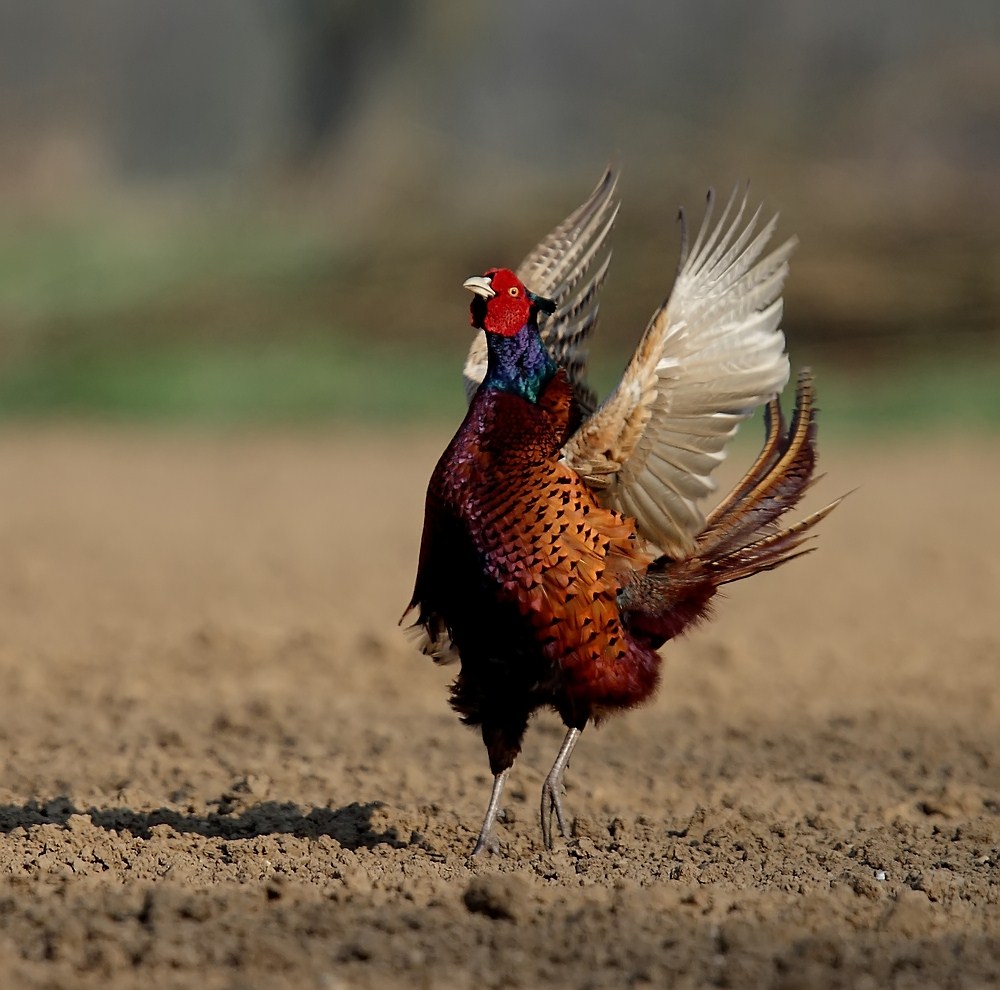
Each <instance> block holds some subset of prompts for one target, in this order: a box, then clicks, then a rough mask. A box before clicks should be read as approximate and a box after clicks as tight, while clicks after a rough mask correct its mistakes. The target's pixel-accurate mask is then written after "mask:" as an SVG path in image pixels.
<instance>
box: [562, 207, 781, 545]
mask: <svg viewBox="0 0 1000 990" xmlns="http://www.w3.org/2000/svg"><path fill="white" fill-rule="evenodd" d="M746 205H747V202H746V196H744V197H743V199H742V201H741V202H739V203H738V206H737V197H736V193H734V194H733V196H732V197H730V200H729V202H728V204H727V205H726V208H725V209H724V210H723V212H722V216H721V217H720V218H719V220H718V222H717V223H716V224H715V225H714V226H713V225H712V206H713V197H712V194H711V193H710V194H709V200H708V209H707V211H706V215H705V219H704V221H703V222H702V225H701V229H700V230H699V232H698V236H697V238H696V239H695V243H694V245H693V246H692V248H691V250H690V253H689V252H688V250H687V236H686V229H685V228H684V227H683V213H682V214H681V220H682V245H681V263H680V268H679V271H678V274H677V280H676V282H675V283H674V288H673V291H672V292H671V294H670V298H669V299H668V300H667V301H666V302H665V303H664V304H663V305H662V306H661V307H660V308H659V309H658V310H657V311H656V313H654V314H653V318H652V319H651V320H650V322H649V325H648V327H647V328H646V332H645V334H644V335H643V338H642V340H641V341H640V343H639V347H638V349H637V350H636V353H635V355H634V356H633V357H632V360H631V361H630V362H629V364H628V367H627V368H626V369H625V373H624V375H623V376H622V380H621V381H620V382H619V384H618V386H617V388H616V389H615V391H614V392H612V394H611V395H610V396H609V397H608V399H607V400H606V401H605V402H604V403H603V405H602V406H601V407H600V409H598V411H597V412H596V413H594V414H593V415H592V416H591V417H590V418H589V419H587V420H585V421H584V423H583V424H582V425H581V426H580V428H579V430H578V431H577V432H576V433H575V434H574V435H573V436H572V437H571V438H570V440H569V441H568V443H567V444H566V446H565V448H564V449H563V456H564V459H565V461H566V463H567V464H568V465H569V466H570V467H572V468H573V469H574V470H576V471H577V473H579V474H580V475H581V476H582V477H583V478H584V479H585V480H586V481H587V482H588V483H589V484H590V485H591V486H592V487H593V488H595V489H596V490H598V491H599V492H600V497H601V500H602V501H603V502H604V503H605V504H606V505H608V506H610V507H612V508H616V509H618V510H619V511H621V512H624V513H625V514H627V515H630V516H632V517H634V518H635V520H636V522H637V523H638V526H639V531H640V533H642V534H643V535H644V536H645V537H646V538H647V539H649V540H650V541H651V542H652V543H653V544H655V545H656V546H657V547H659V548H660V549H661V550H662V551H663V552H665V553H668V554H670V555H672V556H680V555H683V554H685V553H688V552H690V551H691V550H692V549H693V547H694V541H695V538H696V537H697V535H698V533H699V532H700V531H701V529H702V528H703V526H704V523H705V517H704V515H703V514H702V510H701V508H700V506H699V503H700V501H701V500H702V499H703V498H704V497H705V496H706V495H708V494H710V493H711V492H712V491H714V490H715V482H714V481H713V480H712V477H711V474H712V471H713V470H714V469H715V468H716V467H717V466H718V465H719V464H720V463H721V461H722V460H723V459H724V457H725V448H726V445H727V443H728V442H729V440H730V439H731V438H732V436H733V435H734V434H735V432H736V429H737V427H738V426H739V424H740V423H741V422H742V421H743V420H744V419H746V418H747V417H748V416H749V415H751V413H753V411H754V410H755V409H756V408H757V407H758V406H760V405H762V404H763V403H765V402H768V401H769V400H770V399H772V398H773V397H774V396H775V395H776V394H778V393H779V392H780V391H781V390H782V389H783V388H784V386H785V384H786V382H787V381H788V358H787V356H786V355H785V338H784V335H783V334H782V332H781V330H780V329H779V323H780V322H781V309H782V302H781V287H782V283H783V282H784V279H785V276H786V274H787V273H788V256H789V254H790V253H791V251H792V248H793V247H794V246H795V241H794V239H792V240H788V241H786V242H785V243H784V244H782V245H781V246H780V247H778V248H776V249H774V250H773V251H771V252H770V253H768V254H765V251H766V249H767V244H768V241H769V240H770V237H771V235H772V233H773V232H774V227H775V224H776V222H777V217H775V218H773V219H772V220H770V222H768V223H767V224H765V225H764V226H763V228H762V229H761V230H760V231H759V232H757V222H758V218H759V216H760V209H759V208H758V210H757V211H756V213H754V215H753V216H752V217H751V218H750V219H749V221H747V222H746V223H745V224H744V221H743V216H744V213H745V211H746ZM734 208H735V215H734Z"/></svg>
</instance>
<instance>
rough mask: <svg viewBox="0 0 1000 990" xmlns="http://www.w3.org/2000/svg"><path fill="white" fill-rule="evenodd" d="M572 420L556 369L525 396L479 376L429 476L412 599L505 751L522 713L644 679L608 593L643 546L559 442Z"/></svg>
mask: <svg viewBox="0 0 1000 990" xmlns="http://www.w3.org/2000/svg"><path fill="white" fill-rule="evenodd" d="M574 420H575V410H574V405H573V399H572V394H571V390H570V386H569V384H568V383H567V379H566V376H565V374H564V373H562V372H559V373H558V374H556V375H555V376H554V377H553V378H552V379H551V380H550V381H549V383H548V384H547V385H546V387H545V389H544V391H543V393H542V395H541V397H540V399H539V402H538V403H537V404H535V403H532V402H529V401H527V400H525V399H522V398H520V397H519V396H515V395H511V394H509V393H507V392H504V391H501V390H496V389H492V388H481V389H480V390H479V392H478V393H477V394H476V396H475V398H474V400H473V402H472V405H471V406H470V408H469V412H468V415H467V416H466V418H465V421H464V422H463V424H462V426H461V428H460V429H459V431H458V433H457V434H456V435H455V438H454V439H453V440H452V442H451V444H450V445H449V446H448V448H447V449H446V450H445V452H444V454H443V455H442V457H441V459H440V461H439V462H438V465H437V467H436V468H435V470H434V473H433V475H432V477H431V480H430V484H429V486H428V492H427V505H426V515H425V522H424V534H423V543H422V550H421V558H420V567H419V572H418V576H417V582H416V589H415V592H414V602H413V604H414V605H419V606H420V615H419V618H418V622H419V623H421V624H423V625H425V626H428V627H430V628H431V629H432V630H434V633H433V635H434V636H436V637H439V636H445V635H447V636H448V637H449V638H450V640H451V642H452V644H453V646H454V648H455V649H456V650H457V652H458V653H459V654H460V656H461V659H462V670H461V673H460V674H459V676H458V678H457V679H456V681H455V683H454V685H453V687H452V704H453V706H454V707H455V709H456V710H457V711H458V712H460V713H461V715H462V716H463V719H464V720H465V721H466V722H467V723H469V724H473V725H481V726H482V732H483V739H484V741H485V743H486V746H487V750H488V753H489V758H490V765H491V767H492V769H493V772H494V773H498V772H500V771H502V770H504V769H506V768H507V767H509V766H510V765H511V763H512V762H513V760H514V758H515V757H516V755H517V753H518V751H519V750H520V743H521V737H522V735H523V733H524V730H525V727H526V725H527V722H528V718H529V717H530V715H531V713H532V712H533V711H534V710H535V709H537V708H539V707H541V706H547V705H551V706H552V707H554V708H555V709H556V710H557V711H558V712H559V714H560V715H561V716H562V718H563V720H564V721H565V722H566V724H567V725H569V726H577V727H579V728H582V727H583V726H584V725H585V724H586V723H587V721H588V720H590V719H599V718H600V716H601V715H602V714H604V713H606V712H607V711H609V710H613V709H618V708H626V707H630V706H632V705H635V704H638V703H639V702H641V701H643V700H644V699H645V698H647V697H648V696H649V695H650V694H651V693H652V692H653V691H654V690H655V687H656V684H657V679H658V673H657V672H658V667H659V657H658V655H657V654H656V652H655V650H654V649H653V648H652V647H651V646H650V645H649V644H648V643H643V642H640V641H639V640H637V639H635V638H633V637H632V636H631V635H630V634H629V632H628V631H627V630H626V629H625V627H624V624H623V622H622V618H621V616H620V614H619V609H618V604H617V596H618V594H619V593H620V592H621V590H622V588H623V587H625V586H626V585H627V584H629V583H630V582H631V581H632V579H633V575H634V574H635V572H636V569H645V567H646V565H647V564H648V563H649V560H650V558H649V556H648V555H647V554H645V553H644V551H643V550H642V549H641V546H640V545H639V542H638V540H637V536H636V531H635V526H634V524H633V523H632V522H631V521H629V520H627V519H626V518H625V517H623V516H622V515H620V514H619V513H616V512H614V511H612V510H610V509H605V508H602V507H601V506H600V504H599V503H598V502H597V500H596V498H595V496H594V494H593V493H592V492H591V490H590V489H589V488H587V486H586V485H585V484H584V483H583V482H582V481H581V479H580V478H579V477H578V476H577V475H576V473H575V472H574V471H572V470H571V469H570V468H568V467H566V465H565V464H562V463H561V462H560V459H559V452H560V449H561V447H562V445H563V443H564V442H565V439H566V437H567V436H568V434H569V432H570V430H571V428H572V426H573V424H574Z"/></svg>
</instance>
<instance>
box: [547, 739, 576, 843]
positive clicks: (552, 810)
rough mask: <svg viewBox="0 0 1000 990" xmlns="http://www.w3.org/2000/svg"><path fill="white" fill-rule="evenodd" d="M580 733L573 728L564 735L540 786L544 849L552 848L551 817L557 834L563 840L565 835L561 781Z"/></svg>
mask: <svg viewBox="0 0 1000 990" xmlns="http://www.w3.org/2000/svg"><path fill="white" fill-rule="evenodd" d="M580 732H581V730H580V729H575V728H573V729H570V730H569V731H568V732H567V733H566V738H565V739H564V740H563V744H562V746H561V748H560V749H559V755H558V756H556V761H555V763H553V764H552V769H551V770H550V771H549V774H548V776H547V777H546V778H545V783H544V784H542V813H541V823H542V841H543V842H544V843H545V848H546V849H551V848H552V819H553V817H554V818H555V821H556V824H557V825H558V826H559V834H560V835H562V836H563V837H564V838H565V837H566V835H567V831H568V830H567V828H566V814H565V812H564V811H563V806H562V780H563V774H564V773H565V772H566V767H568V766H569V758H570V756H571V755H572V753H573V748H574V747H575V746H576V743H577V740H578V739H579V738H580Z"/></svg>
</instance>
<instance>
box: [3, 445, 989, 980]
mask: <svg viewBox="0 0 1000 990" xmlns="http://www.w3.org/2000/svg"><path fill="white" fill-rule="evenodd" d="M446 433H447V430H446V429H445V428H442V429H440V430H427V431H425V432H423V433H416V432H414V433H411V434H409V435H402V434H395V435H393V436H388V435H377V434H370V433H348V432H344V433H330V432H327V433H323V432H317V433H314V434H301V433H300V434H290V435H281V434H277V433H270V434H266V435H252V434H228V435H223V434H213V435H206V434H197V435H188V434H181V433H178V432H160V433H158V432H155V431H150V430H147V431H129V430H99V429H84V428H77V429H71V428H54V427H51V428H34V427H33V428H26V427H25V428H12V427H7V428H6V429H5V430H4V431H2V432H0V486H2V493H3V497H2V502H0V505H2V512H0V560H2V561H3V566H2V568H0V679H2V684H3V690H2V692H0V740H2V746H3V763H2V773H0V972H2V973H3V978H2V984H3V986H4V987H32V988H34V987H39V988H40V987H46V988H58V987H67V988H68V987H82V988H91V987H93V988H96V987H101V988H109V990H117V988H120V987H138V986H142V987H151V986H155V987H158V988H160V987H168V988H169V987H189V986H197V987H199V988H205V990H212V988H265V987H267V988H271V987H274V988H279V990H280V988H310V987H317V988H320V987H325V988H355V987H358V988H365V987H372V988H375V987H440V986H448V987H451V988H455V990H461V988H466V987H468V988H476V990H483V988H488V987H538V986H572V987H594V988H598V987H622V986H635V987H642V986H650V987H665V986H674V987H688V986H702V985H718V986H731V987H766V986H773V987H783V988H791V987H833V986H842V987H852V988H855V987H862V988H863V987H870V988H882V987H900V988H902V987H924V986H947V987H980V986H995V985H996V984H997V983H998V981H1000V699H998V693H997V690H996V686H997V682H998V664H1000V604H998V603H1000V553H998V548H1000V512H998V511H997V504H998V503H997V497H998V496H997V492H998V491H1000V458H998V457H997V456H996V450H997V447H996V440H995V438H990V437H982V438H980V439H979V440H966V441H959V440H954V441H952V440H950V439H949V438H948V437H939V438H937V439H933V440H928V439H922V440H920V441H919V442H918V441H917V440H916V439H913V440H909V441H906V440H898V441H893V440H885V441H883V442H876V441H872V442H871V443H870V444H869V445H867V446H861V447H848V446H846V445H845V444H843V443H841V444H839V445H838V444H837V443H828V444H826V445H825V449H824V452H823V454H824V456H823V468H824V469H825V470H826V471H827V479H826V480H825V481H824V482H823V483H822V485H821V491H820V492H818V493H816V494H815V495H813V496H812V497H811V504H812V505H813V506H815V505H818V504H819V501H820V498H821V497H822V495H824V494H826V495H829V496H833V495H835V494H839V493H840V492H841V491H844V490H846V489H853V488H856V487H857V488H858V491H857V492H855V493H854V494H853V495H852V496H851V498H850V499H849V500H848V501H847V502H846V503H845V504H844V505H843V506H842V507H841V508H840V509H839V510H838V511H837V512H836V513H835V514H834V515H833V516H832V517H831V518H830V519H829V520H827V522H826V523H825V524H824V526H823V527H822V533H821V537H820V550H819V552H818V553H816V554H814V555H812V556H810V557H808V558H806V559H805V560H802V561H798V562H796V563H794V564H792V565H790V566H789V567H788V568H785V569H783V570H782V571H780V572H777V573H774V574H767V575H763V576H761V577H759V578H757V579H755V580H753V581H751V582H747V583H746V584H744V585H742V586H737V587H735V588H733V590H732V591H731V592H730V594H729V595H728V598H727V600H726V601H724V602H723V603H722V604H721V606H720V608H719V610H718V617H717V619H716V621H714V622H712V623H711V624H709V625H707V626H705V627H703V628H702V629H700V630H698V631H697V632H696V633H694V634H692V635H690V636H689V637H687V638H686V639H685V640H683V641H682V642H679V643H677V644H675V645H674V646H673V647H671V648H669V649H668V650H667V651H666V664H665V672H664V684H663V688H662V690H661V692H660V695H659V696H658V698H657V699H656V700H655V701H654V702H653V703H652V704H650V705H649V706H647V707H646V708H645V709H643V710H640V711H637V712H633V713H631V714H629V715H628V716H625V717H622V718H618V719H616V720H613V721H612V722H611V723H609V724H608V725H607V726H606V727H604V728H602V729H600V730H598V731H592V730H591V731H589V732H587V733H586V734H585V735H584V738H583V741H582V743H581V745H580V747H579V748H578V750H577V754H576V756H575V758H574V761H573V766H572V768H571V770H570V773H569V774H568V790H567V804H568V808H569V810H570V812H571V814H572V815H573V816H575V817H574V823H573V827H572V834H571V835H570V836H568V837H567V838H566V839H565V840H563V841H560V842H559V843H558V846H557V848H556V849H555V850H554V851H553V852H546V851H545V850H544V849H543V848H542V845H541V842H540V839H539V832H538V826H537V822H536V804H537V799H538V792H539V787H540V785H541V781H542V777H543V775H544V773H545V771H546V770H547V769H548V766H549V763H550V761H551V759H552V757H553V755H554V753H555V751H556V749H557V748H558V744H559V741H560V738H561V735H562V729H561V726H560V725H559V724H558V723H557V721H556V720H555V719H554V718H552V717H550V716H542V717H539V718H538V719H536V721H535V722H534V723H533V725H532V727H531V729H530V730H529V737H528V742H527V746H526V749H525V752H524V754H523V755H522V757H521V759H520V761H519V762H518V764H517V765H516V767H515V771H514V774H513V775H512V778H511V783H510V785H509V789H508V800H507V812H506V816H505V820H504V822H503V824H502V825H501V827H500V840H501V841H500V853H499V855H497V856H492V857H486V858H483V859H481V860H479V861H470V860H469V859H468V858H467V853H468V850H469V848H470V846H471V843H472V840H473V838H474V833H475V830H476V828H477V827H478V824H479V821H480V818H481V815H482V811H483V807H484V804H485V801H486V798H487V794H488V786H489V775H488V772H487V766H486V760H485V753H484V751H483V749H482V745H481V742H480V741H479V739H478V738H477V737H476V735H475V734H474V733H473V732H471V731H469V730H467V729H464V728H462V727H461V726H460V725H459V724H458V722H457V721H456V719H455V718H454V716H453V715H452V713H451V712H450V711H449V709H448V708H447V705H446V702H445V695H446V684H447V681H448V679H449V677H450V676H451V671H449V670H447V669H439V668H436V667H434V666H433V665H432V664H430V662H429V661H427V660H425V659H424V658H423V657H420V656H419V655H417V654H416V653H415V652H414V651H413V650H412V647H411V646H410V644H409V643H408V642H407V640H406V637H405V636H404V635H403V634H402V633H401V632H400V631H399V630H398V629H397V627H396V622H397V619H398V618H399V614H400V612H401V610H402V606H403V604H404V603H405V601H406V600H407V597H408V595H409V592H410V586H411V581H412V576H413V569H414V562H415V556H416V550H417V542H418V537H419V527H420V516H421V512H422V497H423V496H422V492H423V485H424V483H425V480H426V478H427V475H428V474H429V472H430V469H431V467H432V465H433V461H434V459H435V457H436V455H437V453H438V451H439V450H440V448H441V447H442V446H443V443H444V442H445V440H446V439H447V437H446ZM984 452H986V453H985V454H984ZM989 452H992V453H989ZM749 455H750V450H749V447H745V448H743V451H742V453H741V455H740V456H741V457H742V458H744V459H745V458H747V457H749Z"/></svg>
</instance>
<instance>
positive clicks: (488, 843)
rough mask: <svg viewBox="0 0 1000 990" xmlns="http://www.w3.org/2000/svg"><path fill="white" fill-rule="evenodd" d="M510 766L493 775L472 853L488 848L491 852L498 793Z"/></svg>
mask: <svg viewBox="0 0 1000 990" xmlns="http://www.w3.org/2000/svg"><path fill="white" fill-rule="evenodd" d="M509 773H510V767H507V769H506V770H501V771H500V773H498V774H496V775H495V776H494V777H493V792H492V793H491V794H490V803H489V805H487V808H486V817H485V818H484V819H483V827H482V828H481V829H480V830H479V838H478V839H476V844H475V846H474V847H473V849H472V855H473V856H478V855H479V854H480V853H481V852H484V851H486V850H489V851H490V852H493V851H494V849H495V846H496V842H495V840H494V838H493V826H494V825H495V824H496V820H497V815H498V814H499V812H500V795H501V794H503V785H504V784H505V783H506V782H507V774H509Z"/></svg>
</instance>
